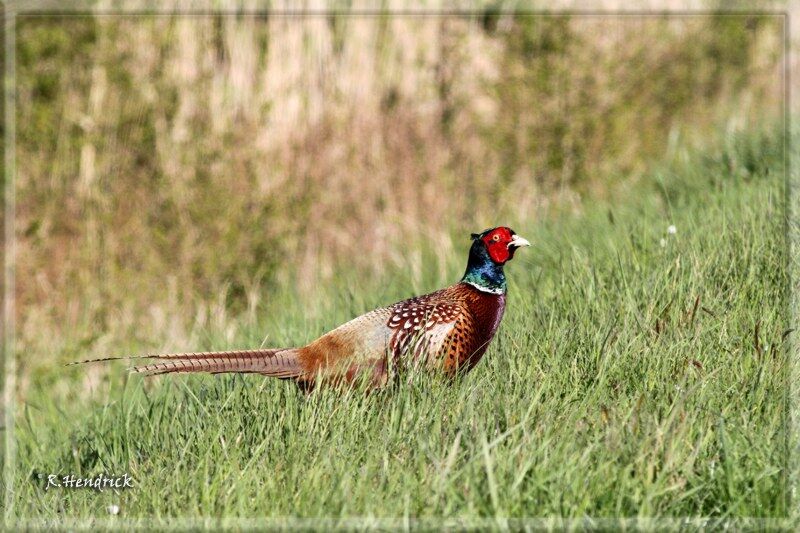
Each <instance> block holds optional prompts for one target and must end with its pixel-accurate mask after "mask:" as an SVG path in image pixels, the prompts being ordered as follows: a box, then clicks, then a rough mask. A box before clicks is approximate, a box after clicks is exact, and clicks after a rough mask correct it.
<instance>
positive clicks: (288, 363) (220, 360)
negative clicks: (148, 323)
mask: <svg viewBox="0 0 800 533" xmlns="http://www.w3.org/2000/svg"><path fill="white" fill-rule="evenodd" d="M131 359H155V360H157V361H160V362H158V363H151V364H145V365H139V366H133V367H131V369H130V370H131V371H132V372H137V373H140V374H144V375H146V376H154V375H158V374H169V373H173V372H209V373H212V374H219V373H221V372H238V373H255V374H263V375H265V376H273V377H276V378H282V379H287V378H296V377H300V376H302V375H303V374H304V369H303V367H302V365H301V364H300V362H299V360H298V357H297V351H296V350H294V349H291V348H290V349H261V350H232V351H225V352H186V353H172V354H150V355H138V356H131V357H104V358H102V359H90V360H86V361H77V362H74V363H69V364H70V365H77V364H84V363H98V362H104V361H119V360H131Z"/></svg>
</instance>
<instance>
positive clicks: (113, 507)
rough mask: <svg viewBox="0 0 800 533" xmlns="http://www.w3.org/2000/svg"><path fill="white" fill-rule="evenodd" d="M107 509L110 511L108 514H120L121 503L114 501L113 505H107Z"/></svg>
mask: <svg viewBox="0 0 800 533" xmlns="http://www.w3.org/2000/svg"><path fill="white" fill-rule="evenodd" d="M106 511H108V514H111V515H116V514H119V505H117V504H113V503H112V504H111V505H109V506H108V507H106Z"/></svg>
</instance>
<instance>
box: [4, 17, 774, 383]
mask: <svg viewBox="0 0 800 533" xmlns="http://www.w3.org/2000/svg"><path fill="white" fill-rule="evenodd" d="M782 29H783V22H782V20H781V19H780V18H777V17H774V18H773V17H742V16H715V17H598V16H575V17H566V16H549V17H530V16H519V15H516V16H515V15H514V14H512V13H503V12H499V11H497V12H493V11H491V10H489V11H486V12H483V13H480V14H475V15H474V16H458V17H456V16H430V17H400V16H356V17H349V16H312V17H292V16H277V15H273V16H267V15H265V16H249V15H248V16H183V17H169V16H153V17H99V18H92V17H69V18H58V17H52V18H45V17H37V18H30V19H26V18H20V19H19V32H18V37H17V46H18V66H17V73H18V80H17V84H18V85H17V98H18V107H17V110H16V112H17V127H18V146H17V150H18V152H17V154H18V155H17V158H18V177H17V210H18V220H17V228H18V261H17V265H18V269H17V285H18V286H17V290H18V294H17V296H18V313H19V318H18V326H19V330H20V331H19V340H20V350H22V351H25V352H28V353H44V352H45V351H47V352H49V353H52V352H53V351H54V344H53V342H54V339H68V340H59V341H57V342H56V349H55V351H58V349H60V348H63V347H64V346H65V344H64V343H67V342H68V343H69V346H71V347H72V349H73V350H77V351H82V352H103V351H118V349H117V350H115V348H118V346H119V345H118V342H119V340H120V339H123V338H130V339H143V338H146V339H152V340H153V342H156V343H162V344H163V343H166V344H170V345H181V344H183V343H185V342H186V341H187V339H188V338H189V337H190V336H191V335H192V331H197V330H198V329H202V328H203V327H207V326H208V325H209V324H211V323H213V322H214V320H216V323H217V324H218V325H219V327H223V326H224V324H225V323H226V319H225V317H226V316H229V315H230V314H231V313H234V314H236V313H240V312H245V311H248V310H249V312H250V313H251V314H252V313H253V312H254V310H255V309H256V308H257V307H258V306H259V305H261V303H262V302H263V301H264V300H265V299H268V296H269V294H270V293H271V292H272V291H274V290H276V288H278V287H286V286H288V285H290V284H292V285H293V286H294V287H296V291H297V294H298V296H302V295H313V292H314V288H315V287H316V286H317V284H320V283H325V282H326V280H329V279H331V278H332V277H333V276H334V274H335V272H337V271H340V270H341V269H342V268H346V269H348V270H349V271H351V272H354V273H358V274H360V275H363V276H369V275H379V273H380V272H384V271H391V269H399V268H412V269H414V268H416V269H421V268H439V269H441V270H442V271H443V272H446V268H445V265H443V264H441V262H440V264H438V265H431V264H422V261H421V260H419V249H420V243H425V244H427V245H429V246H430V244H431V243H436V247H437V249H438V250H440V251H441V252H442V257H446V256H447V255H448V253H449V252H450V251H451V250H452V248H453V247H455V246H458V245H459V244H458V243H454V242H453V241H451V235H461V234H465V233H466V232H468V231H474V230H475V229H481V228H483V227H486V226H489V225H493V224H499V223H512V224H521V225H523V226H524V225H530V224H533V223H534V222H535V221H536V220H537V219H538V218H540V217H542V216H546V214H547V212H548V210H550V209H554V208H555V207H554V206H564V205H567V206H568V208H570V209H580V204H581V201H582V199H583V198H587V197H588V198H595V197H597V196H603V195H607V194H608V191H609V190H611V189H612V188H613V187H615V186H616V185H618V184H624V183H626V182H628V181H629V180H631V179H635V178H636V176H637V175H638V174H640V173H641V172H642V171H643V170H645V168H646V167H647V164H648V161H651V160H653V159H654V158H663V157H670V156H671V154H674V153H676V151H678V149H679V148H682V147H685V146H687V145H690V144H694V143H696V142H701V141H702V140H704V139H706V138H708V136H709V135H711V132H714V131H718V129H719V127H720V126H722V127H723V128H728V129H730V130H738V129H744V128H747V127H751V126H753V125H754V124H757V123H761V121H764V120H769V118H770V117H774V116H777V115H778V114H779V113H780V110H781V107H780V106H781V95H782V86H781V83H780V76H779V74H780V66H781V59H782V56H781V48H782V38H783V35H782ZM376 273H377V274H376ZM215 317H216V318H215ZM59 343H61V344H59ZM62 353H63V352H62ZM21 363H22V372H23V374H25V372H26V371H27V370H26V368H28V367H30V365H35V364H37V363H32V362H29V361H28V362H26V361H25V360H24V359H23V361H21Z"/></svg>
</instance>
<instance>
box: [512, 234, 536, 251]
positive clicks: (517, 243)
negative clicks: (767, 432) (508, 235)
mask: <svg viewBox="0 0 800 533" xmlns="http://www.w3.org/2000/svg"><path fill="white" fill-rule="evenodd" d="M530 245H531V243H530V242H528V239H523V238H522V237H520V236H519V235H514V237H513V238H512V239H511V242H510V243H508V249H509V250H510V249H512V248H522V247H523V246H530Z"/></svg>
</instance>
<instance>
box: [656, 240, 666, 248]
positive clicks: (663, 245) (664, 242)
mask: <svg viewBox="0 0 800 533" xmlns="http://www.w3.org/2000/svg"><path fill="white" fill-rule="evenodd" d="M658 244H660V245H661V247H662V248H663V247H665V246H666V245H667V239H661V240H660V241H658Z"/></svg>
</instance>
